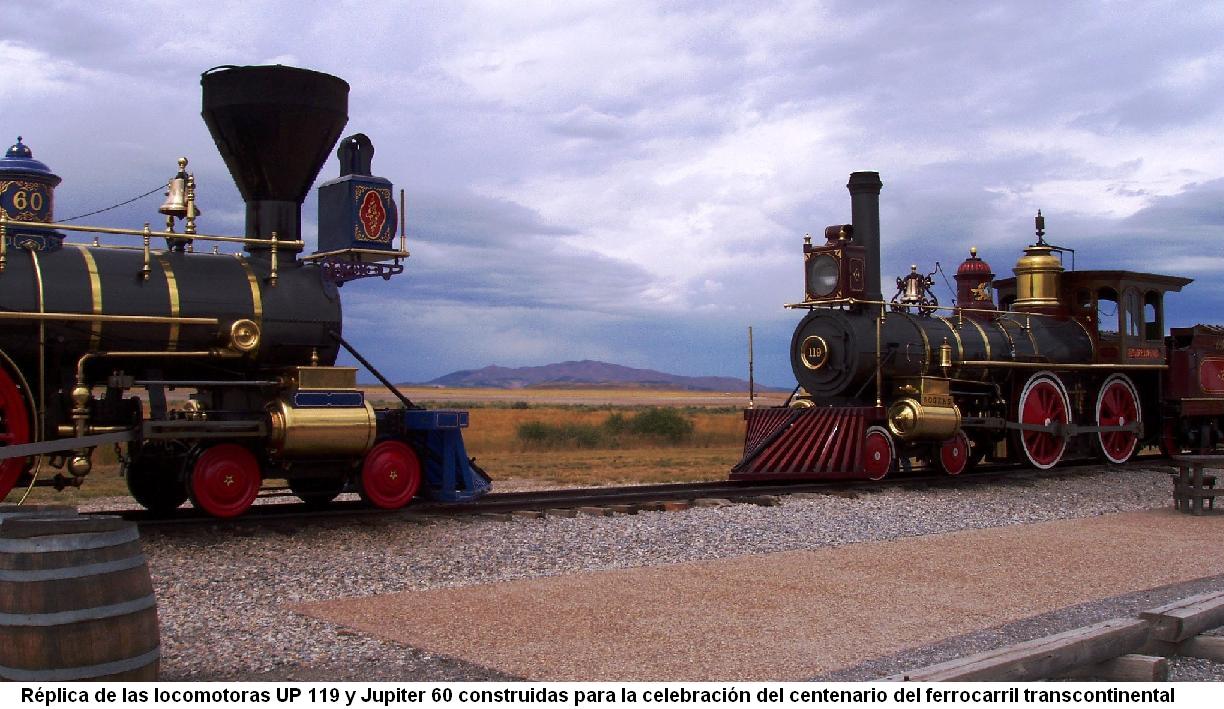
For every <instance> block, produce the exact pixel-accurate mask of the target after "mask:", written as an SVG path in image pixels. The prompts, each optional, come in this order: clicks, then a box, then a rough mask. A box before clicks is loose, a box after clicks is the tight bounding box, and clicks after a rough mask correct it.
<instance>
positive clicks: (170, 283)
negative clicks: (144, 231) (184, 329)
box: [157, 254, 179, 352]
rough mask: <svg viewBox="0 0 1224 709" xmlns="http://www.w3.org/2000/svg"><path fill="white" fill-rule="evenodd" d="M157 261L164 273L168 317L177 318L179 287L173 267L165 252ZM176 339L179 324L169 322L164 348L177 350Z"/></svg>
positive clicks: (177, 339)
mask: <svg viewBox="0 0 1224 709" xmlns="http://www.w3.org/2000/svg"><path fill="white" fill-rule="evenodd" d="M157 262H158V263H160V264H161V267H162V271H163V272H165V274H166V293H167V298H168V299H169V302H170V317H172V318H177V317H178V316H179V289H178V281H177V280H175V278H174V268H173V267H171V266H170V259H169V258H168V257H167V256H166V255H165V254H158V255H157ZM178 341H179V325H178V323H171V324H170V335H169V337H168V338H167V342H166V349H168V350H170V351H171V352H173V351H174V350H177V349H178Z"/></svg>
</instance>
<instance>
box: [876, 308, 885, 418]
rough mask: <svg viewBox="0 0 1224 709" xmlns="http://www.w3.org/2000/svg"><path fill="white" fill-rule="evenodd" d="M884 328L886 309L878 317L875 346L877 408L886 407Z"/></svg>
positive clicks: (881, 310)
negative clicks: (882, 334) (883, 349)
mask: <svg viewBox="0 0 1224 709" xmlns="http://www.w3.org/2000/svg"><path fill="white" fill-rule="evenodd" d="M883 326H884V309H883V308H881V309H880V314H879V315H877V316H876V346H875V365H876V371H875V379H876V407H880V406H883V405H884V356H883V354H881V353H880V346H881V342H882V339H881V333H880V331H881V330H882V329H883Z"/></svg>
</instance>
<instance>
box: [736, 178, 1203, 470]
mask: <svg viewBox="0 0 1224 709" xmlns="http://www.w3.org/2000/svg"><path fill="white" fill-rule="evenodd" d="M847 187H848V188H849V190H850V194H851V210H852V222H853V223H852V224H846V225H835V226H831V227H828V228H826V229H825V232H824V237H825V238H824V243H823V244H819V243H812V240H811V238H810V237H807V238H805V243H804V246H803V254H804V269H805V296H804V299H803V301H802V302H799V303H795V304H792V305H789V306H787V307H790V308H796V309H803V310H807V311H808V313H807V315H806V316H805V317H804V318H803V319H802V320H801V321H800V322H799V324H798V326H797V327H796V328H795V333H794V336H793V338H792V341H791V367H792V370H793V371H794V374H795V379H796V381H797V382H798V386H797V387H796V391H795V395H793V397H792V401H791V402H789V403H790V405H789V406H784V407H776V408H767V409H750V410H748V411H746V412H745V417H746V419H747V421H748V432H747V438H746V441H745V446H744V455H743V458H742V459H741V461H740V462H739V463H738V464H737V465H736V466H735V467H734V468H733V469H732V473H731V477H732V478H736V479H763V478H868V479H880V478H882V477H884V476H885V475H888V474H889V473H890V472H892V471H894V470H897V469H898V468H900V467H905V466H908V465H910V464H912V463H913V462H915V461H917V462H920V463H925V464H927V465H930V466H933V467H935V468H937V469H941V470H943V471H945V472H947V473H948V474H952V475H956V474H959V473H961V472H962V471H964V470H965V469H966V468H967V467H969V466H970V465H972V464H974V463H975V462H977V461H980V460H982V459H983V458H987V457H989V458H991V459H996V460H1011V461H1016V462H1027V463H1028V464H1031V465H1033V466H1036V467H1038V468H1049V467H1052V466H1054V465H1056V464H1057V463H1058V462H1060V461H1061V460H1064V459H1066V458H1068V457H1087V456H1096V457H1097V458H1099V459H1101V460H1104V461H1107V462H1110V463H1124V462H1126V461H1127V460H1129V459H1130V458H1131V457H1132V456H1133V455H1134V454H1135V452H1136V451H1137V450H1138V449H1139V447H1140V445H1141V444H1143V443H1145V442H1148V443H1158V444H1159V445H1160V446H1161V448H1162V449H1164V450H1165V451H1167V452H1176V451H1181V450H1184V449H1187V448H1190V449H1194V450H1205V449H1210V448H1212V447H1214V446H1215V445H1216V444H1217V443H1218V442H1219V439H1220V428H1221V425H1222V424H1224V384H1222V383H1221V382H1224V376H1222V375H1224V330H1221V329H1219V328H1215V327H1212V326H1206V325H1198V326H1195V327H1191V328H1174V329H1173V330H1172V333H1171V335H1170V336H1169V337H1165V335H1164V300H1165V296H1166V294H1167V293H1170V292H1176V291H1180V290H1181V289H1182V287H1184V286H1186V285H1187V284H1189V283H1190V279H1188V278H1180V277H1177V276H1163V275H1158V274H1151V273H1138V272H1134V271H1123V270H1106V271H1085V270H1074V269H1071V270H1068V269H1066V268H1064V265H1063V259H1062V258H1061V257H1062V256H1063V255H1064V254H1067V253H1071V254H1072V255H1073V251H1072V250H1071V249H1066V248H1063V247H1060V246H1055V245H1052V244H1049V243H1047V242H1046V241H1045V220H1044V217H1042V215H1041V213H1040V212H1038V214H1037V218H1036V235H1037V241H1036V243H1033V244H1032V245H1030V246H1028V247H1027V248H1025V249H1024V255H1023V256H1022V257H1021V258H1020V260H1019V261H1018V262H1017V263H1016V266H1015V269H1014V271H1015V277H1014V278H1008V279H1003V280H995V278H994V273H992V272H991V269H990V266H989V265H988V264H987V263H986V262H985V261H983V260H982V259H980V258H979V257H978V256H977V252H976V249H971V250H970V256H969V258H968V259H967V260H965V261H964V262H963V263H962V264H961V265H960V267H959V268H958V269H957V272H956V276H955V279H956V303H955V306H954V307H950V308H945V307H941V306H940V305H939V302H938V299H937V298H936V297H935V295H934V294H933V292H932V285H933V278H932V277H933V276H934V273H931V274H926V275H924V274H921V273H919V272H918V269H917V266H912V267H911V269H910V271H911V272H910V273H909V274H908V275H906V276H904V277H901V278H898V279H897V292H896V295H894V296H893V297H892V298H891V299H890V300H888V301H885V300H884V297H883V294H882V292H881V285H880V276H879V274H880V256H879V254H880V227H879V224H880V221H879V194H880V189H881V187H882V183H881V182H880V178H879V175H878V174H877V173H874V172H856V173H854V174H852V175H851V176H850V181H849V184H848V185H847ZM1072 262H1073V263H1074V261H1072ZM995 292H997V296H998V299H997V301H996V297H995Z"/></svg>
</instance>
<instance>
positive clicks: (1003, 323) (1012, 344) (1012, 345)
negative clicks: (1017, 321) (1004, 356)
mask: <svg viewBox="0 0 1224 709" xmlns="http://www.w3.org/2000/svg"><path fill="white" fill-rule="evenodd" d="M1009 322H1011V321H1010V320H1007V319H1004V318H999V319H998V320H995V321H994V322H992V323H991V325H998V327H999V332H1001V333H1003V337H1004V338H1006V339H1007V345H1008V349H1010V350H1011V355H1012V357H1015V356H1016V340H1015V339H1014V338H1013V337H1012V336H1011V333H1010V332H1008V331H1007V323H1009Z"/></svg>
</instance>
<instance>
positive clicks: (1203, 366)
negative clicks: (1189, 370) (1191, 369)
mask: <svg viewBox="0 0 1224 709" xmlns="http://www.w3.org/2000/svg"><path fill="white" fill-rule="evenodd" d="M1199 385H1200V386H1202V387H1203V391H1205V392H1207V393H1209V394H1224V357H1204V358H1203V361H1202V362H1201V363H1200V364H1199Z"/></svg>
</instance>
